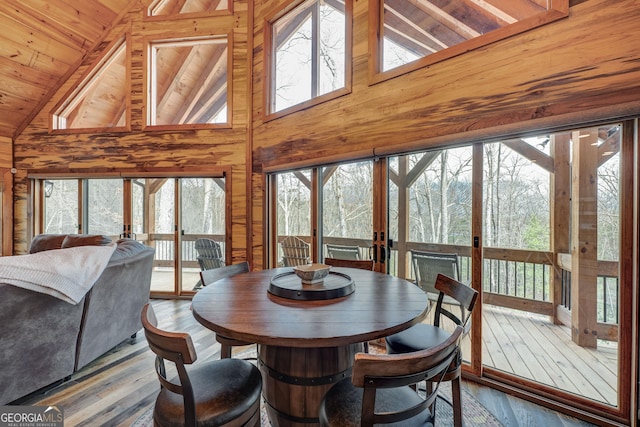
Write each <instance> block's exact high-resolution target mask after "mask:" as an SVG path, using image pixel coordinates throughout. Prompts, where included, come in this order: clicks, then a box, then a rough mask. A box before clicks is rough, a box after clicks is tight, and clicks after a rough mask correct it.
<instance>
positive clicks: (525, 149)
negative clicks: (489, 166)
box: [502, 139, 555, 173]
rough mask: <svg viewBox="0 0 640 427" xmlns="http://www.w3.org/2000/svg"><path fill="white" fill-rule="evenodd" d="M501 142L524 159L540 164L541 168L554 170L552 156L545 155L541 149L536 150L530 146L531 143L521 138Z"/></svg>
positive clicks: (548, 170)
mask: <svg viewBox="0 0 640 427" xmlns="http://www.w3.org/2000/svg"><path fill="white" fill-rule="evenodd" d="M502 144H504V145H505V146H507V147H509V148H510V149H512V150H513V151H515V152H516V153H518V154H520V155H521V156H522V157H524V158H525V159H528V160H530V161H531V162H532V163H535V164H536V165H538V166H540V167H541V168H542V169H544V170H546V171H547V172H550V173H553V172H554V170H555V166H554V161H553V157H551V156H548V155H546V154H545V153H543V152H542V151H540V150H538V149H537V148H535V147H532V146H531V144H527V143H526V142H525V141H523V140H522V139H512V140H509V141H502Z"/></svg>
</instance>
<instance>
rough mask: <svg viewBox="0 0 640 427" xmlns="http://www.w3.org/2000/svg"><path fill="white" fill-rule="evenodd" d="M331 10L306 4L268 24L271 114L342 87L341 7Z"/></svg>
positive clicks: (322, 4)
mask: <svg viewBox="0 0 640 427" xmlns="http://www.w3.org/2000/svg"><path fill="white" fill-rule="evenodd" d="M333 6H335V7H333ZM333 6H331V5H329V4H328V3H325V2H320V1H306V2H304V3H302V4H301V5H300V6H299V7H297V8H296V9H294V10H292V11H291V12H290V13H288V14H286V15H285V16H283V17H282V18H280V19H278V20H277V21H276V22H274V23H273V24H272V40H273V42H272V43H273V57H274V59H273V61H274V68H273V70H274V73H275V75H274V76H272V77H271V78H272V81H273V82H274V83H273V84H274V87H273V89H272V95H271V96H272V101H271V105H272V112H276V111H280V110H283V109H285V108H288V107H291V106H293V105H296V104H300V103H302V102H304V101H308V100H310V99H312V98H315V97H317V96H320V95H324V94H326V93H330V92H332V91H335V90H337V89H340V88H343V87H345V85H346V81H345V55H346V27H345V26H346V20H345V10H344V3H340V2H337V3H336V4H334V5H333Z"/></svg>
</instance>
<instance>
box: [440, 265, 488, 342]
mask: <svg viewBox="0 0 640 427" xmlns="http://www.w3.org/2000/svg"><path fill="white" fill-rule="evenodd" d="M435 288H436V289H437V290H438V292H439V294H438V302H437V303H436V311H435V314H434V318H433V324H434V326H438V327H439V326H440V320H441V317H442V316H446V317H447V318H449V319H451V320H452V321H453V322H454V323H455V324H456V325H457V326H461V327H463V328H464V333H465V334H466V333H467V332H468V330H469V326H470V322H469V318H470V317H471V313H472V311H473V307H474V306H475V304H476V300H477V299H478V291H476V290H475V289H473V288H472V287H470V286H467V285H465V284H464V283H460V282H458V281H457V280H455V279H453V278H451V277H448V276H445V275H444V274H438V276H436V282H435ZM445 295H446V296H448V297H451V298H453V299H454V300H456V301H457V302H458V303H459V304H460V306H461V307H462V308H464V310H462V318H459V317H458V316H456V315H455V314H453V313H452V312H451V311H449V310H448V309H447V308H446V304H443V301H444V296H445Z"/></svg>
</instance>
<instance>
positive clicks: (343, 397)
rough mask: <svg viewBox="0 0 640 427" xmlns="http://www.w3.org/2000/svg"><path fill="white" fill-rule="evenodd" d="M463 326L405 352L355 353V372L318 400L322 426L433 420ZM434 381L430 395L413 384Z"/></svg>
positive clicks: (422, 423) (427, 422)
mask: <svg viewBox="0 0 640 427" xmlns="http://www.w3.org/2000/svg"><path fill="white" fill-rule="evenodd" d="M461 336H462V327H461V326H458V327H457V328H456V329H455V330H454V331H453V333H451V334H449V335H448V336H447V338H446V339H445V340H444V341H442V342H441V343H439V344H438V345H436V346H434V347H431V348H428V349H424V350H419V351H416V352H413V353H405V354H365V353H357V354H356V356H355V361H354V364H353V370H352V376H351V378H346V379H343V380H341V381H340V382H338V383H337V384H336V385H335V386H333V387H332V388H331V389H329V391H328V392H327V393H326V394H325V396H324V398H323V399H322V402H321V404H320V414H319V418H320V425H321V426H327V427H328V426H341V427H349V426H353V427H355V426H358V427H360V426H366V427H369V426H373V425H374V424H375V425H381V424H391V423H394V425H401V426H403V427H413V426H427V425H434V423H435V403H436V397H437V395H438V385H439V384H440V382H441V380H442V378H443V377H444V376H445V375H446V373H447V371H448V369H449V367H450V366H451V364H452V363H454V362H455V359H456V357H457V355H458V353H459V344H460V337H461ZM424 380H426V381H429V382H431V384H433V387H432V388H431V390H430V392H428V393H427V394H426V396H424V397H423V396H421V395H420V394H419V393H418V392H417V391H416V387H415V385H416V384H417V383H419V382H421V381H424Z"/></svg>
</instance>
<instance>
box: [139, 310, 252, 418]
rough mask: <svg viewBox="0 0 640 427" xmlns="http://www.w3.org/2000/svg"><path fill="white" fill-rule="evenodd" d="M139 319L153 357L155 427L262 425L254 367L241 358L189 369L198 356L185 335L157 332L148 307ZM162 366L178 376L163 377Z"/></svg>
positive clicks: (189, 338) (212, 361) (156, 324)
mask: <svg viewBox="0 0 640 427" xmlns="http://www.w3.org/2000/svg"><path fill="white" fill-rule="evenodd" d="M141 318H142V326H143V328H144V333H145V336H146V338H147V342H148V344H149V348H151V350H152V351H153V352H154V353H155V354H156V362H155V367H156V373H157V375H158V379H159V380H160V393H158V396H157V398H156V402H155V406H154V409H153V422H154V425H156V426H177V425H184V426H196V425H215V426H260V393H261V391H262V377H261V375H260V371H259V370H258V368H256V367H255V366H254V365H253V364H251V363H250V362H248V361H246V360H240V359H224V360H218V359H216V360H208V361H205V362H202V363H198V364H196V365H192V364H193V363H194V362H195V361H196V358H197V355H196V350H195V347H194V345H193V341H192V340H191V336H190V335H189V334H187V333H180V332H167V331H164V330H161V329H159V328H158V321H157V318H156V315H155V313H154V311H153V307H152V306H151V305H150V304H149V303H147V304H145V305H144V307H143V308H142V314H141ZM165 361H169V362H172V363H173V365H174V366H175V370H176V371H177V377H175V378H171V379H169V378H168V377H167V370H166V367H165ZM186 365H192V366H189V368H187V366H186Z"/></svg>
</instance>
